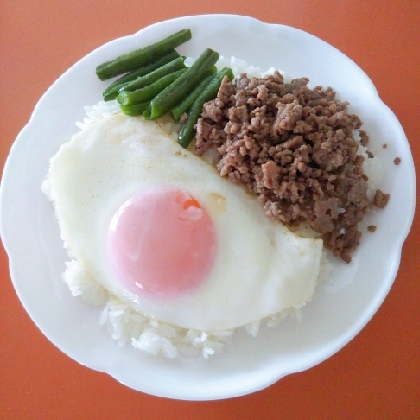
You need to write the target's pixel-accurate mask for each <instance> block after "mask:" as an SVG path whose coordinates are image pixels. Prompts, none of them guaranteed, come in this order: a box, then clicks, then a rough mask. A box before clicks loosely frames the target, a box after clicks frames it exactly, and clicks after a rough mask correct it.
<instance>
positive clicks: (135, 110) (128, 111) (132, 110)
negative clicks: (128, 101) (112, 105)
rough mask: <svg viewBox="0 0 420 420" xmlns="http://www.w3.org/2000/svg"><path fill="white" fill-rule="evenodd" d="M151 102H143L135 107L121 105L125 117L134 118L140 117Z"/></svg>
mask: <svg viewBox="0 0 420 420" xmlns="http://www.w3.org/2000/svg"><path fill="white" fill-rule="evenodd" d="M149 104H150V101H147V102H141V103H139V104H135V105H120V108H121V111H122V112H123V113H124V114H125V115H129V116H130V117H134V116H136V115H140V114H142V113H143V111H144V110H145V109H146V108H147V107H148V106H149Z"/></svg>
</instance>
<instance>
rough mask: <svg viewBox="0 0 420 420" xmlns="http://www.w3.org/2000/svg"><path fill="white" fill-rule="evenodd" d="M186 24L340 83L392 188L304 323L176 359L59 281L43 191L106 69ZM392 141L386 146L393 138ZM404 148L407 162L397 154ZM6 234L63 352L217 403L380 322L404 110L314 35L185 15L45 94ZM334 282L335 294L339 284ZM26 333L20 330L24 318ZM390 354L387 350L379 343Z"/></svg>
mask: <svg viewBox="0 0 420 420" xmlns="http://www.w3.org/2000/svg"><path fill="white" fill-rule="evenodd" d="M182 28H190V29H191V30H192V33H193V39H192V40H191V41H189V42H188V43H186V44H185V45H183V46H181V47H180V48H178V51H179V52H180V53H182V54H185V55H188V56H192V57H195V58H197V57H198V55H199V54H200V53H201V52H202V50H203V49H204V48H206V47H211V48H214V49H215V50H217V51H218V52H219V53H220V54H223V55H225V56H230V55H234V56H236V57H239V58H243V59H245V60H246V61H247V63H248V64H252V65H254V66H259V67H261V69H262V70H266V69H268V68H269V67H270V66H274V67H276V68H279V69H282V70H284V71H286V72H287V73H289V74H291V75H294V76H296V77H302V76H306V77H309V79H310V85H311V86H314V85H324V86H326V85H329V86H332V87H333V88H334V89H336V90H337V91H338V92H339V94H340V97H341V98H344V99H346V100H348V101H349V102H350V103H351V104H352V105H351V107H350V110H351V111H353V112H355V113H357V114H358V115H359V116H361V118H362V120H363V121H364V129H365V130H367V132H368V133H369V134H370V136H371V142H372V143H371V145H370V148H371V150H372V151H373V152H374V153H375V154H377V155H378V156H379V157H380V159H381V161H382V162H383V163H384V165H385V167H386V171H385V174H384V176H383V178H382V180H381V184H380V188H381V189H382V190H383V191H385V192H390V193H391V194H392V196H391V200H390V202H389V204H388V206H387V207H386V208H385V209H384V210H375V211H373V212H372V213H371V214H370V215H369V216H368V217H367V220H366V223H365V224H375V225H377V226H378V229H377V231H376V232H375V233H374V234H371V233H365V234H364V235H363V239H362V244H361V246H360V248H359V250H358V252H357V253H356V254H355V256H354V262H353V263H352V264H351V265H349V266H346V265H344V264H342V263H340V262H336V263H335V264H334V271H333V273H332V277H331V279H330V281H331V282H332V286H331V287H330V288H329V287H321V288H319V289H318V290H317V292H316V294H315V297H314V299H313V301H312V302H311V303H310V304H308V305H307V306H306V307H305V308H304V309H303V311H302V313H303V322H302V323H301V324H299V323H298V322H297V321H296V320H295V319H286V320H285V321H284V322H283V323H282V324H280V325H279V326H278V327H277V328H276V329H268V328H263V329H262V330H260V332H259V334H258V338H257V339H255V338H252V337H251V336H248V335H246V334H245V333H243V332H239V333H238V334H237V335H235V337H234V342H233V344H232V345H231V346H228V347H227V348H226V351H225V352H224V353H223V354H221V355H216V356H215V357H213V358H212V359H210V360H207V361H206V360H194V361H190V362H186V361H170V360H164V359H163V358H161V357H158V358H155V357H153V356H150V357H149V356H147V355H144V354H141V353H140V352H138V351H136V350H134V349H133V348H131V347H130V346H127V347H126V348H124V349H121V348H119V347H118V345H117V343H116V342H115V341H113V340H111V339H110V337H109V336H108V334H107V332H106V331H105V330H104V329H103V328H99V326H98V320H99V313H100V309H99V308H97V307H93V306H90V305H89V304H87V303H85V302H84V301H82V300H79V299H77V298H74V297H72V296H71V295H70V293H69V291H68V290H67V286H66V285H65V284H63V282H62V281H61V279H60V273H61V272H62V271H63V270H64V268H65V265H64V263H65V261H66V260H67V258H66V253H65V251H64V248H63V246H62V242H61V240H60V237H59V229H58V225H57V223H56V221H55V220H54V215H53V208H52V205H51V203H50V202H48V201H47V199H46V197H45V196H44V194H42V193H41V189H40V187H41V183H42V181H43V180H44V178H45V177H46V175H47V170H48V161H49V159H50V158H51V157H52V156H53V155H54V153H55V152H56V151H57V150H58V148H59V146H60V144H61V143H63V142H65V141H67V140H68V139H69V138H70V137H71V135H72V134H74V133H75V132H76V131H77V127H76V125H75V121H82V120H83V117H84V108H83V107H84V105H89V104H90V105H92V104H95V103H97V102H98V101H99V100H100V99H101V93H102V91H103V89H104V86H105V85H106V84H104V83H103V82H100V81H99V80H98V79H97V78H96V75H95V67H96V66H97V65H98V64H100V63H102V62H103V61H106V60H109V59H111V58H114V57H116V56H118V55H120V54H122V53H125V52H128V51H130V50H133V49H135V48H139V47H141V46H144V45H147V44H151V43H153V42H155V41H157V40H159V39H162V38H164V37H165V36H167V35H169V34H171V33H174V32H176V31H177V30H179V29H182ZM383 143H387V144H388V147H387V148H386V149H383V148H382V144H383ZM396 156H399V157H401V159H402V162H401V164H400V165H399V166H395V165H394V164H393V159H394V158H395V157H396ZM0 204H1V207H0V210H1V219H0V220H1V235H2V239H3V243H4V246H5V249H6V251H7V253H8V255H9V258H10V271H11V278H12V281H13V284H14V286H15V288H16V291H17V294H18V296H19V298H20V300H21V301H22V303H23V306H24V307H25V309H26V310H27V311H28V313H29V315H30V316H31V318H32V319H33V321H34V322H35V324H36V325H37V326H38V327H39V329H40V330H41V331H42V332H43V333H44V334H45V335H46V336H47V337H48V339H49V340H51V341H52V342H53V343H54V344H55V345H56V346H57V347H58V348H59V349H60V350H62V351H63V352H64V353H66V354H67V355H69V356H70V357H71V358H73V359H74V360H77V361H78V362H79V363H82V364H84V365H86V366H88V367H90V368H92V369H95V370H98V371H104V372H107V373H109V374H110V375H112V376H113V377H114V378H116V379H117V380H118V381H120V382H122V383H124V384H126V385H127V386H129V387H131V388H133V389H136V390H140V391H144V392H147V393H150V394H154V395H159V396H165V397H170V398H178V399H190V400H210V399H218V398H226V397H231V396H239V395H243V394H247V393H250V392H253V391H256V390H259V389H262V388H264V387H266V386H268V385H270V384H272V383H274V382H275V381H277V380H278V379H280V378H282V377H284V376H285V375H288V374H290V373H292V372H297V371H303V370H305V369H308V368H310V367H311V366H314V365H316V364H318V363H320V362H321V361H323V360H325V359H326V358H328V357H329V356H331V355H332V354H334V353H335V352H337V351H338V350H339V349H341V348H342V347H343V346H344V345H345V344H347V343H348V342H349V341H350V340H351V339H352V338H353V337H354V336H355V335H356V334H357V333H358V332H359V331H360V330H361V329H362V328H363V327H364V326H365V325H366V323H367V322H368V321H369V320H370V319H371V317H372V315H373V314H374V313H375V312H376V311H377V309H378V308H379V306H380V305H381V303H382V302H383V300H384V298H385V296H386V295H387V293H388V291H389V289H390V287H391V285H392V283H393V281H394V279H395V276H396V273H397V269H398V265H399V262H400V256H401V248H402V244H403V241H404V239H405V238H406V236H407V234H408V232H409V229H410V226H411V223H412V220H413V216H414V207H415V173H414V164H413V159H412V156H411V153H410V148H409V144H408V142H407V139H406V137H405V135H404V132H403V129H402V127H401V125H400V124H399V122H398V121H397V118H396V117H395V115H394V114H393V113H392V112H391V110H390V109H389V108H388V107H387V106H385V105H384V103H383V102H382V101H381V100H380V99H379V97H378V94H377V91H376V89H375V87H374V86H373V84H372V82H371V80H370V79H369V78H368V77H367V76H366V74H365V73H363V71H362V70H361V69H360V68H359V67H358V66H357V65H356V64H355V63H354V62H352V61H351V60H350V59H348V58H347V57H346V56H345V55H343V54H342V53H340V52H339V51H338V50H336V49H335V48H333V47H332V46H330V45H329V44H327V43H325V42H323V41H321V40H320V39H318V38H316V37H314V36H312V35H309V34H307V33H305V32H303V31H300V30H297V29H293V28H290V27H287V26H282V25H273V24H266V23H262V22H259V21H257V20H255V19H253V18H249V17H241V16H231V15H207V16H206V15H205V16H193V17H183V18H178V19H174V20H170V21H166V22H161V23H157V24H154V25H152V26H149V27H147V28H145V29H143V30H141V31H140V32H138V33H137V34H135V35H132V36H127V37H124V38H120V39H117V40H115V41H112V42H110V43H107V44H106V45H104V46H102V47H100V48H98V49H97V50H95V51H93V52H92V53H91V54H88V55H87V56H86V57H84V58H83V59H82V60H80V61H79V62H78V63H76V64H75V65H74V66H73V67H72V68H70V69H69V70H68V71H67V72H66V73H65V74H63V75H62V76H61V77H60V78H59V79H58V80H57V81H56V82H55V83H54V84H53V86H52V87H51V88H50V89H49V90H48V91H47V92H46V93H45V94H44V95H43V97H42V98H41V100H40V101H39V103H38V104H37V106H36V108H35V110H34V113H33V115H32V117H31V119H30V121H29V123H28V125H27V126H26V127H25V128H24V129H23V130H22V132H21V133H20V134H19V136H18V138H17V139H16V142H15V143H14V145H13V147H12V149H11V152H10V156H9V158H8V160H7V163H6V166H5V169H4V174H3V181H2V185H1V202H0ZM333 289H334V290H333ZM16 328H17V329H16V334H21V333H22V331H19V326H17V327H16ZM378 350H379V349H378Z"/></svg>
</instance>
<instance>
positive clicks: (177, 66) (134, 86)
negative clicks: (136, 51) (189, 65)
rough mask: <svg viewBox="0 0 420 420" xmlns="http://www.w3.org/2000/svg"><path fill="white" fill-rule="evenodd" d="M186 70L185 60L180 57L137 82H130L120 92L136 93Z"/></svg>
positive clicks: (138, 79) (139, 78)
mask: <svg viewBox="0 0 420 420" xmlns="http://www.w3.org/2000/svg"><path fill="white" fill-rule="evenodd" d="M185 68H186V67H185V64H184V59H183V58H182V57H178V58H176V59H175V60H172V61H170V62H169V63H167V64H165V65H164V66H162V67H159V68H158V69H156V70H154V71H152V72H151V73H149V74H146V75H144V76H141V77H138V78H137V79H136V80H133V81H131V82H129V83H128V84H127V85H125V86H124V87H122V88H121V89H120V90H123V91H126V92H134V91H135V90H138V89H141V88H143V87H145V86H148V85H151V84H152V83H154V82H156V80H159V79H161V78H162V77H163V76H166V75H167V74H169V73H173V72H175V71H178V70H181V69H185Z"/></svg>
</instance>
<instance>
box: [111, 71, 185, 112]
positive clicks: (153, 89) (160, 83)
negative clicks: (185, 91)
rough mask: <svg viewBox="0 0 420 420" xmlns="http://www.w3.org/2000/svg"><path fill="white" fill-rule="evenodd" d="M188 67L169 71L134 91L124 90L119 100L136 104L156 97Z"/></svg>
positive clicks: (120, 102) (126, 103) (123, 103)
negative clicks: (172, 71)
mask: <svg viewBox="0 0 420 420" xmlns="http://www.w3.org/2000/svg"><path fill="white" fill-rule="evenodd" d="M186 71H187V69H181V70H178V71H176V72H174V73H169V74H167V75H166V76H164V77H162V78H161V79H159V80H157V81H156V82H154V83H152V84H151V85H148V86H145V87H144V88H142V89H138V90H136V91H134V92H126V91H122V92H120V93H119V94H118V97H117V101H118V103H119V104H120V105H134V104H137V103H139V102H145V101H147V100H150V99H152V98H154V97H155V96H156V95H157V94H158V93H159V92H161V91H162V90H163V89H165V88H166V87H167V86H169V85H170V84H171V83H173V82H174V81H175V80H176V79H178V77H179V76H181V74H183V73H185V72H186Z"/></svg>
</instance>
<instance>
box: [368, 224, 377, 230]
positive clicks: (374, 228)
mask: <svg viewBox="0 0 420 420" xmlns="http://www.w3.org/2000/svg"><path fill="white" fill-rule="evenodd" d="M367 230H368V231H369V232H375V231H376V226H374V225H369V226H368V227H367Z"/></svg>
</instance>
